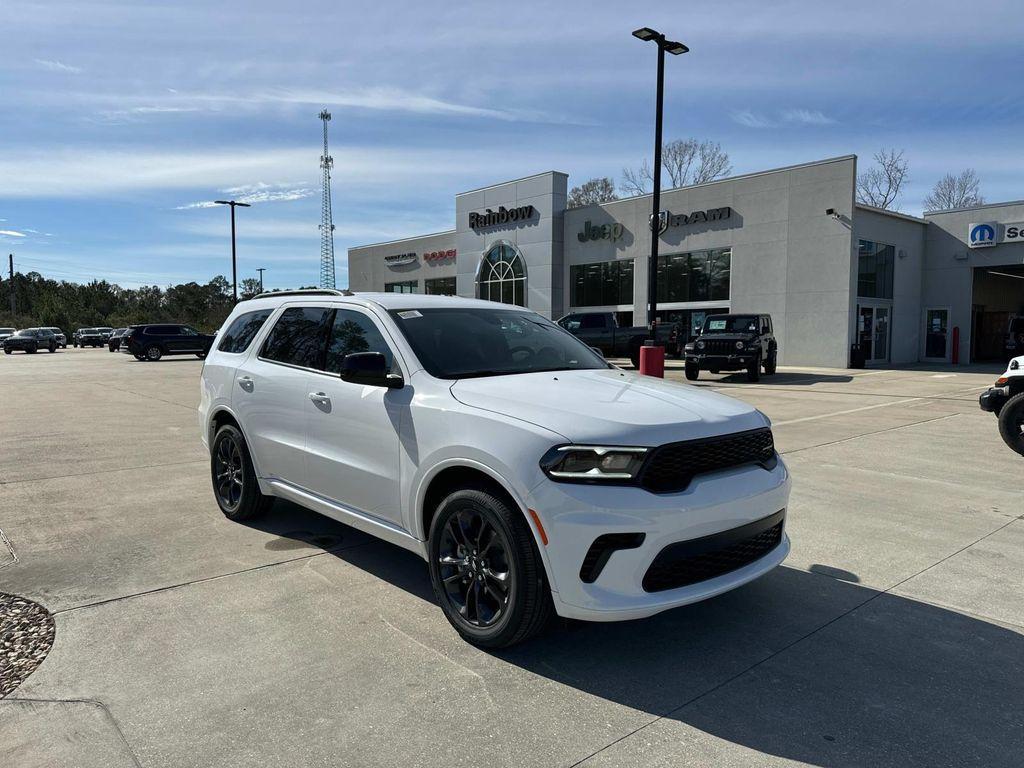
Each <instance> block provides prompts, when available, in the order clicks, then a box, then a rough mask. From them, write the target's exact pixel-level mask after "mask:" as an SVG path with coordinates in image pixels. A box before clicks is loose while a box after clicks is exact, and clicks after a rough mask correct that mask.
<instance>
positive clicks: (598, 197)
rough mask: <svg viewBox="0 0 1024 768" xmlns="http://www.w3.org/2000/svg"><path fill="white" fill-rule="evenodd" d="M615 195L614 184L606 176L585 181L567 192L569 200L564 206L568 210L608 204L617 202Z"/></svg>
mask: <svg viewBox="0 0 1024 768" xmlns="http://www.w3.org/2000/svg"><path fill="white" fill-rule="evenodd" d="M618 199H619V196H618V195H616V194H615V184H614V183H613V182H612V180H611V179H609V178H608V177H607V176H600V177H596V178H593V179H590V180H589V181H585V182H583V183H582V184H580V185H579V186H578V187H573V188H572V189H571V190H569V199H568V200H567V201H566V206H567V207H569V208H582V207H583V206H584V205H593V204H594V203H610V202H611V201H612V200H618Z"/></svg>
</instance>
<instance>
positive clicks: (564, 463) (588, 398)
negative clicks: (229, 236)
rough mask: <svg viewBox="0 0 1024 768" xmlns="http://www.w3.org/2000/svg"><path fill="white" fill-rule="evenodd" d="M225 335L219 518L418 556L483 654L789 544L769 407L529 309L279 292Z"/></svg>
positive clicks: (209, 422)
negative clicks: (324, 528)
mask: <svg viewBox="0 0 1024 768" xmlns="http://www.w3.org/2000/svg"><path fill="white" fill-rule="evenodd" d="M218 338H219V342H218V343H217V345H216V346H215V347H214V348H213V349H211V350H210V354H209V356H208V357H207V359H206V363H205V364H204V366H203V371H202V374H201V381H200V405H199V423H200V428H201V437H202V440H203V442H204V444H206V446H207V447H208V449H209V452H210V474H211V480H212V486H213V488H212V490H213V492H214V497H215V499H216V501H217V504H218V505H219V506H220V509H221V510H222V512H223V513H224V514H225V515H226V516H227V517H228V518H230V519H233V520H244V519H247V518H250V517H253V516H255V515H258V514H260V513H262V512H264V511H265V510H267V509H268V507H269V506H270V504H271V502H272V500H273V499H274V498H275V497H280V498H284V499H288V500H290V501H292V502H295V503H297V504H300V505H302V506H305V507H308V508H309V509H312V510H315V511H317V512H320V513H322V514H325V515H327V516H329V517H332V518H335V519H337V520H340V521H343V522H345V523H347V524H348V525H351V526H353V527H355V528H358V529H360V530H362V531H365V532H368V533H370V534H372V535H375V536H377V537H379V538H381V539H384V540H385V541H389V542H391V543H394V544H397V545H398V546H401V547H404V548H406V549H409V550H411V551H413V552H415V553H417V554H419V555H420V556H421V557H423V558H424V559H425V560H426V561H427V565H428V569H429V573H430V577H431V581H432V583H433V587H434V591H435V594H436V595H437V599H438V602H439V603H440V606H441V608H442V610H443V612H444V615H445V616H446V617H447V619H448V621H449V622H451V624H452V626H453V627H455V629H456V630H457V631H458V632H459V633H460V634H461V635H462V636H463V637H464V638H465V639H466V640H468V641H469V642H471V643H474V644H476V645H479V646H484V647H491V648H495V647H502V646H507V645H511V644H513V643H516V642H519V641H522V640H525V639H526V638H528V637H530V636H531V635H533V634H535V633H536V632H538V631H540V630H541V629H542V628H543V626H544V625H545V622H546V620H547V619H548V618H549V616H550V615H551V614H552V612H554V613H557V614H559V615H561V616H566V617H571V618H576V619H589V620H594V621H612V620H621V619H634V618H640V617H643V616H650V615H652V614H655V613H658V612H660V611H664V610H667V609H670V608H674V607H676V606H680V605H685V604H687V603H692V602H695V601H698V600H703V599H705V598H708V597H711V596H714V595H718V594H720V593H722V592H725V591H727V590H730V589H733V588H735V587H738V586H740V585H741V584H744V583H746V582H748V581H751V580H752V579H755V578H757V577H759V576H761V575H763V574H765V573H767V572H768V571H770V570H771V569H773V568H774V567H775V566H777V565H778V564H779V563H781V562H782V560H783V559H784V558H785V557H786V555H787V553H788V552H789V546H790V545H789V539H788V537H787V536H786V533H785V518H786V506H787V503H788V498H789V491H790V482H791V481H790V477H789V474H788V472H787V470H786V467H785V465H784V464H783V462H782V459H781V458H780V457H779V456H778V454H777V453H776V451H775V448H774V443H773V439H772V431H771V426H770V422H769V421H768V419H767V418H766V417H765V416H764V414H762V413H761V412H760V411H758V410H756V409H755V408H753V407H752V406H750V405H747V404H746V403H743V402H740V401H738V400H734V399H732V398H729V397H726V396H724V395H721V394H718V393H715V392H711V391H707V390H697V389H694V388H692V387H689V386H687V385H685V384H681V383H675V382H668V381H663V380H660V379H654V378H650V377H641V376H639V375H638V374H635V373H633V372H627V371H623V370H621V369H619V368H616V367H614V366H612V365H609V364H608V363H607V362H606V361H605V360H604V359H603V358H602V357H601V356H600V355H598V354H597V353H596V352H595V351H593V350H592V349H590V348H589V347H588V346H587V344H586V343H584V342H583V341H582V340H580V339H577V338H574V337H573V336H572V335H571V334H569V333H566V332H565V331H564V330H563V329H561V328H559V327H558V326H557V325H556V324H554V323H552V322H551V321H549V320H547V319H545V318H543V317H541V316H540V315H537V314H535V313H533V312H530V311H528V310H526V309H523V308H521V307H515V306H509V305H505V304H499V303H496V302H489V301H477V300H472V299H462V298H455V297H448V296H425V295H417V294H398V293H394V294H392V293H383V294H349V293H347V292H346V293H342V292H339V291H328V290H321V291H307V292H302V291H286V292H280V293H277V294H274V295H272V296H265V297H257V298H256V299H252V300H248V301H244V302H241V303H239V304H238V305H237V306H236V307H235V308H234V310H233V311H232V313H231V315H230V316H229V317H228V318H227V320H226V321H225V323H224V325H223V327H222V329H221V332H220V333H219V334H218ZM283 513H285V512H283Z"/></svg>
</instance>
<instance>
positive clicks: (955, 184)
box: [567, 138, 985, 211]
mask: <svg viewBox="0 0 1024 768" xmlns="http://www.w3.org/2000/svg"><path fill="white" fill-rule="evenodd" d="M873 161H874V162H873V164H871V165H870V166H868V167H867V168H866V169H865V170H864V171H862V172H861V173H858V174H857V202H859V203H863V204H865V205H871V206H874V207H876V208H883V209H886V210H895V211H898V210H899V209H900V203H901V197H902V194H903V191H904V189H905V187H906V185H907V182H908V180H909V178H910V175H909V169H910V164H909V162H908V161H907V160H906V158H905V157H904V154H903V150H899V151H897V150H896V149H887V148H883V149H880V150H879V151H878V152H876V153H875V155H874V157H873ZM661 167H662V171H663V173H664V177H663V178H664V179H665V181H666V182H667V183H664V182H663V186H664V188H665V189H671V188H674V187H685V186H689V185H692V184H704V183H706V182H708V181H714V180H715V179H720V178H722V177H724V176H727V175H728V174H729V173H730V172H731V171H732V163H731V162H730V160H729V153H728V152H726V151H725V150H724V149H722V146H721V145H720V144H719V143H718V142H714V141H698V140H697V139H693V138H689V139H675V140H673V141H669V142H665V143H664V144H662V147H661ZM653 178H654V174H653V173H652V172H651V167H650V164H649V163H648V162H647V161H646V160H644V161H643V162H642V163H641V164H640V166H639V167H637V168H623V169H622V178H621V180H620V181H619V184H618V187H616V184H615V182H614V181H613V180H612V179H611V178H610V177H608V176H597V177H595V178H592V179H589V180H587V181H585V182H584V183H582V184H580V185H579V186H576V187H573V188H572V189H571V190H570V191H569V196H568V200H567V205H568V207H569V208H581V207H583V206H584V205H594V204H597V203H609V202H611V201H613V200H618V199H619V194H618V192H622V193H623V194H624V195H626V196H632V195H643V194H646V193H647V192H649V191H650V189H651V187H652V186H653V184H652V181H653ZM984 202H985V198H984V197H982V195H981V180H980V179H979V178H978V174H977V173H976V172H975V171H974V169H973V168H966V169H964V170H962V171H960V172H958V173H947V174H945V175H944V176H943V177H942V178H941V179H939V180H938V181H937V182H935V186H934V187H932V191H931V192H930V193H929V194H928V196H927V197H925V199H924V201H923V204H924V209H925V210H926V211H938V210H944V209H948V208H967V207H969V206H972V205H981V204H982V203H984Z"/></svg>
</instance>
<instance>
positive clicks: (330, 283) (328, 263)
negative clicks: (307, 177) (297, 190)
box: [320, 109, 335, 288]
mask: <svg viewBox="0 0 1024 768" xmlns="http://www.w3.org/2000/svg"><path fill="white" fill-rule="evenodd" d="M320 119H321V120H322V121H323V123H324V153H323V154H322V155H321V156H320V168H322V169H323V172H324V189H323V200H322V202H321V206H320V207H321V217H322V220H321V222H320V287H321V288H334V287H335V286H334V222H333V221H332V220H331V167H332V166H333V165H334V158H333V157H331V156H330V154H329V153H328V151H327V123H329V122H330V120H331V113H330V112H328V111H327V110H326V109H325V110H323V111H322V112H321V113H320Z"/></svg>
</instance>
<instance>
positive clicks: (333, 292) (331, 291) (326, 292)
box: [253, 288, 355, 299]
mask: <svg viewBox="0 0 1024 768" xmlns="http://www.w3.org/2000/svg"><path fill="white" fill-rule="evenodd" d="M272 296H355V294H354V293H352V291H350V290H348V289H342V290H338V289H337V288H297V289H295V290H292V291H265V292H264V293H259V294H257V295H255V296H253V298H254V299H267V298H270V297H272Z"/></svg>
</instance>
